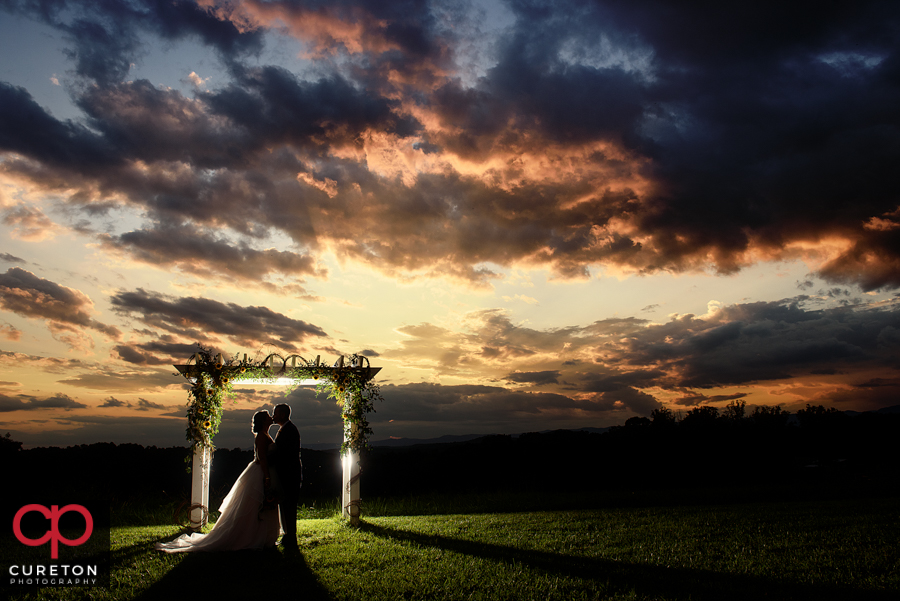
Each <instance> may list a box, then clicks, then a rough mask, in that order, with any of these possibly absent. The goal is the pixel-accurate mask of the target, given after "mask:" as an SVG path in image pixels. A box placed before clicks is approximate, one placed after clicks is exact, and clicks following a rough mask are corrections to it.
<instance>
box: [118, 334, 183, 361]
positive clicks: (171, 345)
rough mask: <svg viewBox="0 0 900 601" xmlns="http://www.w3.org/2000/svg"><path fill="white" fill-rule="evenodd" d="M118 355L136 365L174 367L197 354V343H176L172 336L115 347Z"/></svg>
mask: <svg viewBox="0 0 900 601" xmlns="http://www.w3.org/2000/svg"><path fill="white" fill-rule="evenodd" d="M113 350H114V351H115V352H116V354H117V355H118V356H119V357H120V358H121V359H122V360H123V361H126V362H127V363H132V364H134V365H173V364H175V363H179V362H182V361H184V360H186V359H187V358H188V357H190V356H191V355H193V354H194V353H195V352H197V345H196V343H191V344H188V343H185V342H176V341H175V339H174V338H173V337H172V336H168V335H165V336H161V337H159V338H158V339H157V340H153V341H150V342H143V343H136V344H120V345H118V346H115V347H113Z"/></svg>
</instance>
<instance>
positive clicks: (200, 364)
mask: <svg viewBox="0 0 900 601" xmlns="http://www.w3.org/2000/svg"><path fill="white" fill-rule="evenodd" d="M175 369H177V370H178V373H179V374H181V375H182V376H184V377H185V378H186V379H187V380H188V382H190V383H191V390H190V393H189V397H190V402H189V405H188V412H187V418H188V425H187V438H188V440H190V441H191V449H192V453H193V458H192V469H191V474H192V477H191V518H190V525H191V528H193V529H194V530H199V529H200V528H202V527H203V526H204V525H205V524H206V522H207V519H208V517H209V473H210V467H211V464H212V450H213V448H214V447H213V444H212V440H213V437H214V436H215V434H216V433H217V432H218V429H219V424H220V423H221V419H222V409H223V408H222V403H223V401H224V400H225V398H226V397H229V396H231V395H232V394H233V393H232V386H233V384H234V382H236V381H240V382H242V383H246V384H253V385H276V386H316V388H317V392H326V393H327V394H328V396H329V397H331V398H333V399H335V401H336V402H337V404H338V406H340V407H341V417H342V418H343V421H344V442H343V444H342V445H341V464H342V470H343V478H342V491H341V506H342V508H343V509H342V513H343V515H344V516H345V517H348V518H349V519H350V523H351V524H352V525H354V526H355V525H357V524H358V523H359V511H360V494H359V475H360V467H359V452H360V450H361V449H362V448H364V447H365V446H366V443H367V440H368V435H369V434H370V433H371V429H370V428H369V423H368V420H367V418H366V416H367V414H368V412H369V411H373V410H374V407H373V403H374V401H375V400H376V399H381V394H380V392H379V390H378V387H377V385H375V384H374V383H373V382H372V378H373V377H374V376H375V374H377V373H378V372H379V371H380V370H381V368H380V367H372V366H371V365H370V364H369V360H368V359H367V358H366V357H363V356H361V355H351V356H350V357H349V358H346V360H345V358H344V357H343V356H341V357H339V358H338V359H337V361H335V363H334V364H333V365H331V366H327V365H324V364H322V363H321V362H320V357H316V359H315V361H308V360H306V359H304V358H303V357H301V356H299V355H290V356H287V357H282V356H281V355H279V354H276V353H273V354H271V355H269V356H268V357H266V358H265V359H263V360H262V361H260V362H259V363H253V362H248V361H247V355H246V354H245V355H244V357H243V360H238V359H237V357H235V358H233V359H231V360H229V361H227V362H226V361H225V360H223V358H222V355H221V354H219V355H216V356H215V357H213V355H212V352H211V351H210V350H209V349H204V348H203V347H201V348H200V351H199V352H197V353H195V354H194V355H192V356H191V358H190V359H189V360H188V362H187V364H185V365H176V366H175Z"/></svg>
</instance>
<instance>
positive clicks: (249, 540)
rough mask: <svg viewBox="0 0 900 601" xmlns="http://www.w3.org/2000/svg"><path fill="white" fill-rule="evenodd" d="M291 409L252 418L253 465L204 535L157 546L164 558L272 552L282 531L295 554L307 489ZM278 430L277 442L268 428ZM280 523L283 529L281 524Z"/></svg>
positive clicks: (277, 408)
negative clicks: (199, 553) (302, 500)
mask: <svg viewBox="0 0 900 601" xmlns="http://www.w3.org/2000/svg"><path fill="white" fill-rule="evenodd" d="M290 418H291V408H290V407H289V406H288V405H285V404H281V405H276V406H275V409H274V410H273V411H272V415H269V412H268V411H257V412H256V414H255V415H254V416H253V422H252V424H253V434H254V436H255V437H254V445H253V461H251V462H250V464H249V465H248V466H247V467H246V469H244V471H243V473H242V474H241V475H240V476H239V477H238V479H237V481H236V482H235V483H234V486H232V487H231V491H229V493H228V495H227V496H226V497H225V500H224V501H222V506H221V507H220V508H219V511H220V512H221V513H220V515H219V519H218V521H216V523H215V525H214V526H213V529H212V530H210V531H209V532H208V533H206V534H202V533H195V534H185V535H182V536H180V537H178V538H176V539H175V540H173V541H171V542H168V543H156V548H157V549H158V550H160V551H165V552H166V553H184V552H188V551H236V550H238V549H264V548H267V547H274V546H275V544H276V542H277V540H278V534H279V533H280V532H281V531H283V532H284V536H282V539H281V540H282V545H283V547H284V548H285V549H287V550H291V549H296V548H297V502H298V501H299V499H300V487H301V485H302V483H303V465H302V464H301V462H300V432H298V431H297V426H295V425H294V423H293V422H292V421H291V419H290ZM272 424H278V425H279V426H280V427H279V428H278V433H277V434H276V435H275V438H274V440H273V439H272V437H271V436H269V428H270V427H271V426H272ZM279 517H280V524H279Z"/></svg>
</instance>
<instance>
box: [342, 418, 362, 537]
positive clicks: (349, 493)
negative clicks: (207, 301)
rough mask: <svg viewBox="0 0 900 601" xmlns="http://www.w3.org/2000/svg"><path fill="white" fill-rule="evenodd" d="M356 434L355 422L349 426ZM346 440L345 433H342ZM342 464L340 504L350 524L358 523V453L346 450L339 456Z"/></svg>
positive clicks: (356, 524)
mask: <svg viewBox="0 0 900 601" xmlns="http://www.w3.org/2000/svg"><path fill="white" fill-rule="evenodd" d="M350 427H351V428H352V429H353V431H354V432H353V433H354V434H356V432H355V431H356V428H357V426H356V424H352V425H351V426H350ZM344 440H345V441H346V440H347V434H344ZM341 463H342V464H343V478H342V481H343V484H342V486H341V491H342V493H341V506H342V507H343V508H344V509H343V512H342V513H343V516H344V517H349V518H350V525H351V526H358V525H359V453H356V452H353V451H349V450H348V451H347V452H346V453H344V456H343V457H341Z"/></svg>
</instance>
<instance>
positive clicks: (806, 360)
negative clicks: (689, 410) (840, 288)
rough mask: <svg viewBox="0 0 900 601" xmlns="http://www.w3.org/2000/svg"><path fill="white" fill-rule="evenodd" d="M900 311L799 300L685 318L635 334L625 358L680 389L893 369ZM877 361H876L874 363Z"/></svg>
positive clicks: (625, 348)
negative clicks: (817, 306) (831, 370)
mask: <svg viewBox="0 0 900 601" xmlns="http://www.w3.org/2000/svg"><path fill="white" fill-rule="evenodd" d="M898 327H900V314H898V311H897V309H896V307H890V308H887V309H867V308H865V307H855V308H837V309H828V310H808V309H805V308H803V307H802V306H801V305H800V303H798V302H796V301H793V302H792V301H781V302H772V303H752V304H745V305H732V306H729V307H725V308H723V309H721V310H719V311H718V312H716V313H715V314H713V315H712V316H709V317H704V318H696V317H694V316H692V315H686V316H683V317H678V318H675V319H673V320H672V321H670V322H668V323H666V324H663V325H654V326H649V327H647V328H646V329H645V330H643V331H641V332H639V333H636V334H634V335H632V336H631V337H630V338H629V339H628V340H627V342H626V343H625V344H624V345H623V347H622V348H621V358H622V359H623V360H625V361H627V362H628V363H630V364H632V365H653V366H656V367H657V369H660V370H663V371H665V372H666V374H667V375H666V377H665V378H661V381H663V382H668V384H669V385H670V386H673V387H700V388H712V387H718V386H726V385H737V384H748V383H752V382H759V381H765V380H780V379H786V378H790V377H793V376H799V375H805V374H809V373H810V372H811V370H813V369H816V370H821V369H822V367H823V366H842V367H844V368H846V369H853V368H854V365H857V366H863V365H868V366H871V363H874V364H875V365H878V364H881V365H883V366H884V367H893V364H894V363H895V361H894V360H893V359H892V354H891V351H889V349H891V348H894V347H896V344H897V341H896V333H897V331H898ZM870 362H871V363H870Z"/></svg>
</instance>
